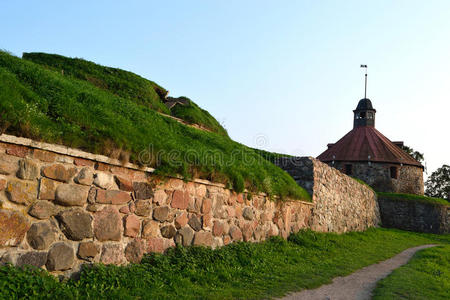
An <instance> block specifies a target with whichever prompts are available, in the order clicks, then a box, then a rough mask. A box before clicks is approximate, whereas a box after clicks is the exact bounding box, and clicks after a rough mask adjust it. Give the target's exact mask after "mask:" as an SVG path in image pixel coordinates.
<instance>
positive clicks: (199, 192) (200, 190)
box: [195, 184, 206, 198]
mask: <svg viewBox="0 0 450 300" xmlns="http://www.w3.org/2000/svg"><path fill="white" fill-rule="evenodd" d="M195 196H196V197H198V198H203V197H205V196H206V186H205V185H203V184H198V185H196V188H195Z"/></svg>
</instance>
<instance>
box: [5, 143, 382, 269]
mask: <svg viewBox="0 0 450 300" xmlns="http://www.w3.org/2000/svg"><path fill="white" fill-rule="evenodd" d="M0 138H2V141H3V142H0V201H1V206H0V260H1V262H3V263H6V262H7V263H12V264H14V265H17V266H23V265H33V266H36V267H41V268H44V269H46V270H48V271H49V272H51V273H52V274H55V275H60V274H62V275H64V276H70V274H72V273H73V272H76V271H78V270H79V269H80V266H81V265H83V264H90V263H94V262H95V263H103V264H116V265H122V264H127V263H130V262H131V263H137V262H139V261H140V260H141V258H142V257H143V255H144V254H146V253H149V252H164V251H165V250H166V249H167V248H169V247H173V246H175V245H176V244H181V245H183V246H190V245H197V246H208V247H213V248H214V247H219V246H222V245H227V244H229V243H232V242H237V241H248V242H258V241H263V240H265V239H267V238H269V237H271V236H282V237H283V238H287V237H288V235H289V234H290V233H292V232H297V231H299V230H301V229H306V228H312V229H314V230H319V231H334V232H345V231H350V230H364V229H366V228H368V227H371V226H376V225H377V224H378V222H379V216H378V206H377V203H376V196H375V194H374V193H373V192H372V191H371V190H370V189H368V188H367V187H365V186H364V185H361V184H359V183H357V182H356V181H354V180H353V179H351V178H349V177H348V176H346V175H343V174H341V173H339V172H338V171H335V170H334V169H332V168H330V167H328V166H327V165H326V164H323V163H320V162H319V161H317V160H315V159H312V158H305V159H304V163H305V166H304V170H305V173H308V174H312V175H311V176H312V177H311V178H312V182H313V184H312V186H311V187H310V189H309V190H310V192H311V193H312V196H313V197H312V198H313V202H312V203H308V202H302V201H271V200H270V199H269V198H268V197H267V196H266V195H264V194H259V195H253V196H251V197H249V196H248V195H247V194H246V193H243V194H236V193H234V192H233V191H230V190H229V189H226V188H225V187H224V186H223V185H221V184H215V183H212V182H208V181H204V180H194V181H189V182H185V181H183V180H181V179H178V178H157V177H155V176H154V175H152V173H151V172H150V171H149V170H138V168H137V167H136V166H133V165H130V164H128V165H127V167H123V166H120V165H119V163H117V162H116V161H114V160H111V159H108V158H105V157H103V156H97V155H93V154H91V153H84V152H81V151H78V150H75V149H70V148H65V147H62V146H57V145H49V144H41V143H38V142H34V141H31V140H27V139H18V138H14V137H8V136H6V137H5V135H3V136H0ZM5 140H6V141H7V142H5ZM44 149H45V150H44ZM71 153H73V155H71ZM306 165H308V166H309V167H308V166H306ZM336 172H337V173H336Z"/></svg>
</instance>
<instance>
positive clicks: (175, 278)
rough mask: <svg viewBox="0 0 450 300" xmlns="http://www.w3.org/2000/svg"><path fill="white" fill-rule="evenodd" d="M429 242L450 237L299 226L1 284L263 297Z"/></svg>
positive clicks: (15, 290)
mask: <svg viewBox="0 0 450 300" xmlns="http://www.w3.org/2000/svg"><path fill="white" fill-rule="evenodd" d="M426 243H443V244H449V243H450V237H449V236H438V235H431V234H420V233H413V232H406V231H400V230H393V229H370V230H368V231H366V232H353V233H346V234H340V235H339V234H332V233H316V232H312V231H301V232H299V233H297V234H294V235H291V236H290V238H289V241H285V240H283V239H281V238H279V237H275V238H272V239H270V240H268V241H265V242H262V243H235V244H231V245H228V246H225V247H222V248H219V249H216V250H211V249H207V248H202V247H189V248H183V247H178V248H173V249H170V250H169V251H168V252H167V253H166V254H164V255H162V254H152V255H149V256H146V257H145V258H144V259H143V261H142V262H141V263H140V264H132V265H128V266H125V267H117V266H103V265H94V266H93V267H87V268H84V269H83V271H82V274H81V277H80V279H79V280H78V281H73V280H69V281H68V282H62V283H60V284H55V281H52V280H50V278H47V277H46V280H42V281H37V282H36V281H32V280H34V279H33V278H31V276H32V274H31V273H29V271H22V270H20V269H14V268H10V267H1V268H0V274H2V276H1V277H0V287H1V290H2V291H4V295H7V296H8V298H10V297H12V298H22V297H26V296H27V295H33V294H38V293H41V291H48V292H46V293H42V294H41V295H42V298H46V297H52V296H53V295H64V296H65V297H66V298H68V299H70V298H83V299H84V298H89V299H99V298H100V299H122V298H123V299H260V298H268V297H278V296H282V295H283V294H285V293H286V292H289V291H296V290H300V289H304V288H314V287H317V286H319V285H321V284H324V283H329V282H330V281H331V279H332V278H334V277H336V276H345V275H348V274H350V273H352V272H354V271H355V270H357V269H360V268H362V267H364V266H367V265H370V264H373V263H376V262H379V261H381V260H385V259H387V258H390V257H392V256H393V255H395V254H397V253H399V252H401V251H403V250H404V249H406V248H409V247H413V246H417V245H420V244H426ZM11 278H18V279H17V280H15V279H14V280H11ZM23 281H25V282H23ZM28 281H32V282H28ZM23 286H28V287H29V288H30V289H31V290H29V289H22V288H21V287H23ZM0 297H1V296H0Z"/></svg>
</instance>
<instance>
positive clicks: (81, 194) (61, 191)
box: [55, 184, 89, 206]
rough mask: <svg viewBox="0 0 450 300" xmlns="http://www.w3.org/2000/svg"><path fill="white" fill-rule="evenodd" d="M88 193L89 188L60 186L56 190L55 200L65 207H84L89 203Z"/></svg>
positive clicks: (69, 185)
mask: <svg viewBox="0 0 450 300" xmlns="http://www.w3.org/2000/svg"><path fill="white" fill-rule="evenodd" d="M88 193H89V187H88V186H83V185H74V184H60V185H58V187H57V188H56V193H55V200H56V202H57V203H58V204H60V205H63V206H83V205H84V204H86V202H87V197H88Z"/></svg>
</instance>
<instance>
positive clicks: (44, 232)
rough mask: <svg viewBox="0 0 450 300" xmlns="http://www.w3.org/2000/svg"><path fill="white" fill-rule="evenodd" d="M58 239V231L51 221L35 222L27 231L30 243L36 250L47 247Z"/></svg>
mask: <svg viewBox="0 0 450 300" xmlns="http://www.w3.org/2000/svg"><path fill="white" fill-rule="evenodd" d="M55 240H56V232H55V229H54V228H53V226H52V225H51V224H50V222H49V221H44V222H39V223H34V224H33V225H31V227H30V229H29V230H28V232H27V241H28V244H29V245H30V246H31V247H32V248H33V249H36V250H45V249H47V248H48V247H49V246H50V245H51V244H52V243H53V242H54V241H55Z"/></svg>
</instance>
